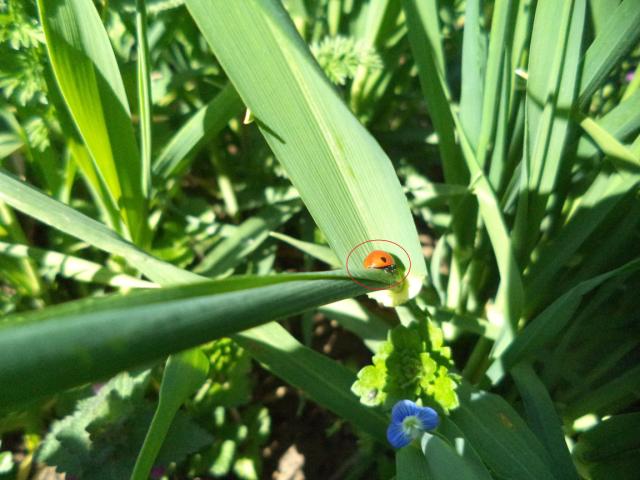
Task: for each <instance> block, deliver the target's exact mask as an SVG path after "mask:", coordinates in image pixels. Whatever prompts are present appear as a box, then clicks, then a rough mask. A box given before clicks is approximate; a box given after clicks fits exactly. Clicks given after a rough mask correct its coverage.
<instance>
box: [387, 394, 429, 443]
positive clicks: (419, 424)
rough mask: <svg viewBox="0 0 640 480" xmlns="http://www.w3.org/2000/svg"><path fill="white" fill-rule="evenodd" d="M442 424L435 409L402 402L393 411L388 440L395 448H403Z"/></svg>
mask: <svg viewBox="0 0 640 480" xmlns="http://www.w3.org/2000/svg"><path fill="white" fill-rule="evenodd" d="M439 423H440V418H439V417H438V412H436V411H435V410H434V409H433V408H429V407H420V406H418V405H416V404H415V403H413V402H412V401H410V400H400V401H399V402H398V403H396V404H395V405H394V406H393V409H392V410H391V423H390V424H389V428H387V440H389V443H390V444H391V446H393V447H394V448H402V447H404V446H405V445H408V444H409V443H411V441H412V440H413V439H415V438H418V437H419V436H420V435H422V434H423V433H424V432H426V431H427V430H433V429H434V428H436V427H437V426H438V424H439Z"/></svg>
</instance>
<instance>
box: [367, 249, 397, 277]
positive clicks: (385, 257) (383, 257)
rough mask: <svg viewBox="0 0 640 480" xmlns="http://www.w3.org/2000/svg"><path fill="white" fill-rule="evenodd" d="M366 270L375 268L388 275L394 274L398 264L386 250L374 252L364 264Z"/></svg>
mask: <svg viewBox="0 0 640 480" xmlns="http://www.w3.org/2000/svg"><path fill="white" fill-rule="evenodd" d="M363 265H364V268H375V269H377V270H384V271H385V272H388V273H394V272H395V271H396V262H395V260H394V259H393V256H392V255H391V254H390V253H389V252H385V251H384V250H374V251H373V252H371V253H370V254H369V255H367V258H365V259H364V262H363Z"/></svg>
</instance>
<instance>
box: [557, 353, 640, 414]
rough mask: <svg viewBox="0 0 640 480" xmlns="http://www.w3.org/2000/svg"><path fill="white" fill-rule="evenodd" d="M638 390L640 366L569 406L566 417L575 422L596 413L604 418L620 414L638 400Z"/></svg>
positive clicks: (639, 386) (639, 387) (639, 385)
mask: <svg viewBox="0 0 640 480" xmlns="http://www.w3.org/2000/svg"><path fill="white" fill-rule="evenodd" d="M638 389H640V365H639V366H635V367H633V368H630V369H629V370H627V371H626V372H624V373H622V374H621V375H619V376H618V377H616V378H614V379H613V380H610V381H609V382H606V383H604V384H603V385H601V386H600V387H598V388H596V389H595V390H593V391H591V392H589V393H587V394H586V395H584V396H583V397H581V398H580V399H578V400H577V401H576V402H574V403H572V404H571V405H569V406H568V408H567V409H566V410H565V412H564V414H565V417H566V418H568V419H571V420H575V419H576V418H579V417H581V416H582V415H586V414H587V413H594V412H595V413H596V414H599V415H602V416H604V415H608V414H611V413H618V412H620V411H623V409H624V408H625V407H628V406H629V405H632V404H633V403H634V402H635V401H636V400H637V398H638Z"/></svg>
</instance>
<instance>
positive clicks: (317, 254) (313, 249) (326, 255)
mask: <svg viewBox="0 0 640 480" xmlns="http://www.w3.org/2000/svg"><path fill="white" fill-rule="evenodd" d="M269 235H270V236H272V237H273V238H277V239H278V240H282V241H283V242H286V243H288V244H289V245H291V246H292V247H295V248H297V249H298V250H300V251H301V252H304V253H306V254H307V255H309V256H311V257H313V258H315V259H317V260H320V261H321V262H324V263H326V264H328V265H331V266H332V267H336V268H338V267H340V260H338V257H336V255H335V253H333V250H331V249H330V248H329V247H325V246H324V245H318V244H316V243H311V242H303V241H302V240H298V239H296V238H293V237H290V236H289V235H284V234H282V233H278V232H270V233H269Z"/></svg>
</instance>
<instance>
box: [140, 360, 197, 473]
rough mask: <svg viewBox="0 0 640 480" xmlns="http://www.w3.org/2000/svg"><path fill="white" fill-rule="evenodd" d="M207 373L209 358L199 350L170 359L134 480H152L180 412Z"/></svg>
mask: <svg viewBox="0 0 640 480" xmlns="http://www.w3.org/2000/svg"><path fill="white" fill-rule="evenodd" d="M208 373H209V359H208V358H207V357H206V356H205V355H204V354H203V353H202V351H200V349H198V348H194V349H192V350H189V351H188V352H184V353H181V354H179V355H172V356H171V357H169V360H167V364H166V366H165V369H164V375H163V377H162V384H161V385H160V394H159V400H158V407H157V408H156V412H155V414H154V415H153V420H151V426H150V427H149V430H148V431H147V435H146V437H145V439H144V443H143V444H142V448H141V449H140V452H139V453H138V458H137V459H136V464H135V466H134V468H133V473H132V474H131V480H146V479H148V478H149V473H151V468H152V467H153V462H154V461H155V459H156V457H157V456H158V452H159V451H160V448H161V447H162V442H163V440H164V438H165V437H166V436H167V432H168V431H169V427H171V422H172V421H173V418H174V417H175V415H176V413H177V412H178V409H179V408H180V406H181V405H182V404H183V403H184V402H185V401H186V400H187V399H188V398H189V397H190V396H191V394H193V393H194V392H195V391H196V390H197V389H198V388H199V387H200V386H201V385H202V384H203V383H204V381H205V380H206V378H207V374H208Z"/></svg>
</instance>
